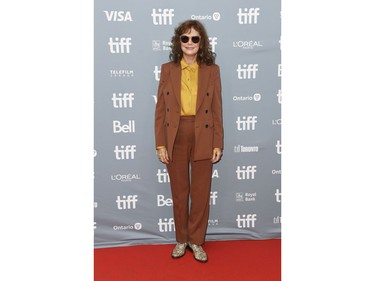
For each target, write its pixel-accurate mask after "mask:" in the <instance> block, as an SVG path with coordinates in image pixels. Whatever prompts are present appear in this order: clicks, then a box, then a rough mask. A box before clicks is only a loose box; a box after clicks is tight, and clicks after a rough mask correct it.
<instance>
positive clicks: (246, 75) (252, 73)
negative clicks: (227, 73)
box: [237, 64, 258, 80]
mask: <svg viewBox="0 0 375 281" xmlns="http://www.w3.org/2000/svg"><path fill="white" fill-rule="evenodd" d="M257 72H258V64H244V65H242V67H241V65H240V64H239V65H238V67H237V78H238V79H240V80H242V79H256V76H257Z"/></svg>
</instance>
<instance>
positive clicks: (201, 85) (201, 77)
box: [196, 64, 210, 112]
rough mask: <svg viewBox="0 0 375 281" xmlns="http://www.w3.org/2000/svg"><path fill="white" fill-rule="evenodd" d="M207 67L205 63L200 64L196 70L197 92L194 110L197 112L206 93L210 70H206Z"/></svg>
mask: <svg viewBox="0 0 375 281" xmlns="http://www.w3.org/2000/svg"><path fill="white" fill-rule="evenodd" d="M208 70H209V68H208V67H207V66H206V65H205V64H202V65H201V66H200V67H199V71H198V93H197V107H196V112H198V109H199V107H200V106H201V105H202V102H203V100H204V95H205V94H206V93H205V92H206V89H207V86H208V80H209V79H208V78H209V74H210V72H209V71H208Z"/></svg>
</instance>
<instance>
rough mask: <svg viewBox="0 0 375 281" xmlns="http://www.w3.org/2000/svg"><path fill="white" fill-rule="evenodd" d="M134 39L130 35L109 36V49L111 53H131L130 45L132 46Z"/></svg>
mask: <svg viewBox="0 0 375 281" xmlns="http://www.w3.org/2000/svg"><path fill="white" fill-rule="evenodd" d="M131 40H132V39H131V38H130V37H126V38H125V37H121V38H119V37H115V38H112V37H109V42H108V45H109V51H110V52H111V54H124V53H127V54H129V53H130V46H131V44H132V43H131V42H130V41H131Z"/></svg>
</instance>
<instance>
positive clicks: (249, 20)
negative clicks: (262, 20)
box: [237, 8, 260, 24]
mask: <svg viewBox="0 0 375 281" xmlns="http://www.w3.org/2000/svg"><path fill="white" fill-rule="evenodd" d="M259 10H260V9H259V8H250V9H248V8H245V9H243V11H242V9H241V8H240V9H239V10H238V14H237V16H238V23H239V24H257V23H258V16H259Z"/></svg>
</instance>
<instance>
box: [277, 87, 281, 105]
mask: <svg viewBox="0 0 375 281" xmlns="http://www.w3.org/2000/svg"><path fill="white" fill-rule="evenodd" d="M276 96H277V102H278V103H280V104H281V89H279V91H278V92H277V95H276Z"/></svg>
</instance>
